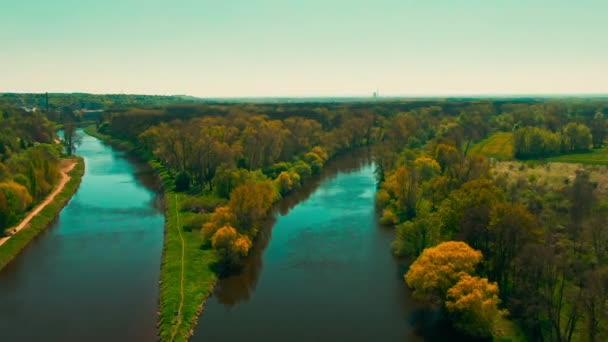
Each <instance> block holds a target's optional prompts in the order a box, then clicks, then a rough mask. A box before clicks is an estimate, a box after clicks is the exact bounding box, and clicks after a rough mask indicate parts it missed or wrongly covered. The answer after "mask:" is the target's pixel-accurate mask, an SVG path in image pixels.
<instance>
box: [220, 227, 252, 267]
mask: <svg viewBox="0 0 608 342" xmlns="http://www.w3.org/2000/svg"><path fill="white" fill-rule="evenodd" d="M211 246H213V248H214V249H215V250H217V251H218V254H219V255H220V258H221V259H222V262H223V264H224V265H226V266H228V267H231V266H236V265H238V264H239V263H240V262H241V259H242V258H243V257H246V256H247V254H248V253H249V249H251V246H252V243H251V240H250V239H249V238H248V237H247V236H245V235H242V234H239V233H238V232H237V231H236V229H234V228H233V227H231V226H223V227H221V228H220V229H218V230H217V231H216V232H215V234H213V237H212V238H211Z"/></svg>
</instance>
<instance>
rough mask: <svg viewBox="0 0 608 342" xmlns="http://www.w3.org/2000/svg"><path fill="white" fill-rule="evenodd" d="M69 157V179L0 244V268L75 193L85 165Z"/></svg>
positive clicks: (21, 248) (81, 161)
mask: <svg viewBox="0 0 608 342" xmlns="http://www.w3.org/2000/svg"><path fill="white" fill-rule="evenodd" d="M70 159H71V160H73V161H74V163H75V164H74V166H73V167H72V168H71V169H70V170H67V175H68V176H69V179H68V180H67V181H65V183H63V187H62V188H61V184H62V183H61V182H60V184H58V189H59V191H58V192H57V193H51V194H50V195H49V197H48V198H47V199H46V200H45V201H44V202H43V203H41V204H40V205H39V207H37V208H35V209H34V210H33V211H32V213H35V215H34V216H32V217H27V218H26V220H24V222H23V224H22V225H21V224H20V226H22V227H19V226H18V227H19V228H20V229H17V232H16V233H15V234H14V235H12V236H11V237H10V238H9V239H8V240H6V241H5V242H4V243H3V244H2V245H0V270H1V269H3V268H4V267H5V266H6V265H8V263H9V262H11V260H13V259H14V258H15V257H16V256H17V255H18V254H19V253H20V252H21V251H22V250H23V249H24V248H25V247H26V246H27V245H28V244H29V243H30V242H31V241H32V240H33V239H34V238H35V237H36V236H38V234H40V233H41V232H42V231H44V230H45V229H46V228H47V227H48V226H49V225H50V223H51V222H52V221H53V219H55V217H57V215H58V214H59V212H61V209H63V207H64V206H65V205H66V204H67V203H68V201H69V200H70V198H72V196H73V195H74V194H75V193H76V190H77V189H78V186H79V185H80V181H81V179H82V176H83V175H84V168H85V165H84V160H83V159H82V158H80V157H73V158H70ZM49 199H50V200H49ZM47 200H48V202H47ZM40 206H41V207H40ZM29 215H30V214H28V216H29ZM28 221H29V222H28Z"/></svg>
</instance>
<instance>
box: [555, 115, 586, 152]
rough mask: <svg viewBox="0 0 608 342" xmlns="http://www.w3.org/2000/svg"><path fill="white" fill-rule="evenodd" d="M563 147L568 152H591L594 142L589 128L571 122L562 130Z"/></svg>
mask: <svg viewBox="0 0 608 342" xmlns="http://www.w3.org/2000/svg"><path fill="white" fill-rule="evenodd" d="M562 138H563V140H562V146H563V147H564V150H565V151H566V152H574V151H586V150H589V147H590V146H591V142H592V140H593V138H592V136H591V130H590V129H589V127H587V126H585V125H583V124H579V123H575V122H570V123H568V124H567V125H566V126H565V127H564V128H563V130H562Z"/></svg>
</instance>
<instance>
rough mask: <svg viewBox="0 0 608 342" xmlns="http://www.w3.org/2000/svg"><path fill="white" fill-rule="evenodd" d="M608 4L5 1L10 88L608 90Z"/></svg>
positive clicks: (412, 92)
mask: <svg viewBox="0 0 608 342" xmlns="http://www.w3.org/2000/svg"><path fill="white" fill-rule="evenodd" d="M607 16H608V1H606V0H577V1H574V0H504V1H503V0H411V1H410V0H369V1H359V0H344V1H343V0H300V1H293V0H243V1H237V0H214V1H207V0H171V1H169V0H165V1H155V0H141V1H136V0H98V1H91V0H53V1H46V0H0V92H45V91H48V92H89V93H129V94H165V95H170V94H187V95H192V96H199V97H279V96H280V97H296V96H370V95H371V94H372V92H374V91H375V90H376V89H378V90H379V92H380V95H385V96H433V95H438V96H441V95H494V94H505V95H513V94H566V93H567V94H600V93H602V94H606V93H608V19H607Z"/></svg>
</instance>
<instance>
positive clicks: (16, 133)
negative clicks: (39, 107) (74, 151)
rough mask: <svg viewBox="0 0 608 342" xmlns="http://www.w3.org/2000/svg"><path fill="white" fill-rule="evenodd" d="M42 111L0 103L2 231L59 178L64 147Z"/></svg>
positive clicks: (13, 222)
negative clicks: (55, 142)
mask: <svg viewBox="0 0 608 342" xmlns="http://www.w3.org/2000/svg"><path fill="white" fill-rule="evenodd" d="M54 138H55V133H54V128H53V125H52V124H51V122H49V121H48V120H47V119H46V117H45V116H44V115H43V114H41V113H31V112H26V111H23V110H20V109H17V108H15V107H13V106H6V105H4V106H0V233H2V232H4V230H5V229H7V228H9V227H11V226H13V225H14V224H16V223H17V222H18V221H19V219H20V218H21V217H22V216H23V215H24V213H25V212H26V211H27V210H29V209H30V208H31V207H32V205H33V204H34V203H37V202H38V201H40V200H42V199H43V198H44V197H45V196H46V195H47V194H48V193H50V192H51V191H52V189H53V187H54V185H55V184H56V182H57V181H58V179H59V178H60V172H59V162H60V160H59V157H60V154H61V148H60V147H58V146H56V144H54V143H53V142H54V141H53V139H54Z"/></svg>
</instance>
